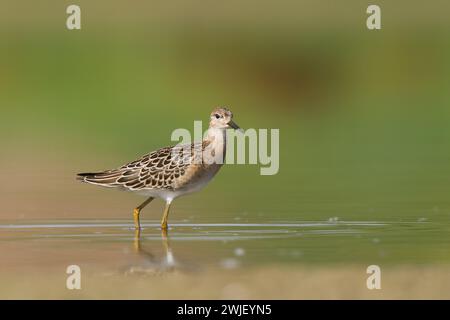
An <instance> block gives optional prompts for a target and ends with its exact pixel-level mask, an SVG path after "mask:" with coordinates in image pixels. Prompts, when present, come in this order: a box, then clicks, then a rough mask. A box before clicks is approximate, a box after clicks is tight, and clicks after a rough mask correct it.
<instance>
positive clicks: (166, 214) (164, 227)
mask: <svg viewBox="0 0 450 320" xmlns="http://www.w3.org/2000/svg"><path fill="white" fill-rule="evenodd" d="M171 203H172V200H167V202H166V207H165V208H164V214H163V218H162V220H161V229H162V230H167V219H168V218H169V209H170V204H171Z"/></svg>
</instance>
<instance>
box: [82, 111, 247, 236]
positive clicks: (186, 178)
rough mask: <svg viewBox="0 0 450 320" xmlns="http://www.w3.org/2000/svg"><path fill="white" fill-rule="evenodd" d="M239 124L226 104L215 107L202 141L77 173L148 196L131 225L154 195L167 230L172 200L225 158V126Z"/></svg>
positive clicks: (209, 174) (203, 181) (199, 185)
mask: <svg viewBox="0 0 450 320" xmlns="http://www.w3.org/2000/svg"><path fill="white" fill-rule="evenodd" d="M229 128H233V129H239V127H238V126H237V125H236V124H235V123H234V122H233V113H232V112H231V111H230V110H228V109H227V108H216V109H214V110H213V112H212V113H211V116H210V121H209V128H208V131H207V134H206V135H205V138H204V139H203V141H202V142H198V143H192V144H188V145H176V146H172V147H165V148H161V149H159V150H156V151H153V152H150V153H148V154H146V155H144V156H142V157H141V158H140V159H137V160H135V161H133V162H130V163H127V164H125V165H123V166H121V167H120V168H117V169H112V170H107V171H103V172H94V173H79V174H78V176H77V179H78V180H80V181H82V182H86V183H90V184H95V185H99V186H103V187H110V188H118V189H121V190H127V191H132V192H135V193H137V194H140V195H144V196H147V197H148V198H147V200H145V201H144V202H143V203H142V204H141V205H139V206H138V207H136V208H135V209H134V211H133V218H134V225H135V228H136V229H140V228H141V226H140V221H139V214H140V212H141V210H142V209H143V208H144V207H145V206H146V205H148V204H149V203H150V202H151V201H152V200H153V199H154V198H156V197H158V198H161V199H163V200H164V201H165V202H166V206H165V208H164V213H163V217H162V220H161V228H162V229H163V230H167V219H168V216H169V209H170V205H171V203H172V201H173V200H174V199H175V198H177V197H180V196H183V195H185V194H189V193H192V192H196V191H199V190H200V189H202V188H203V187H204V186H205V185H206V184H207V183H208V182H209V181H210V180H211V179H212V178H213V177H214V176H215V174H216V173H217V172H218V171H219V169H220V168H221V167H222V164H223V162H224V159H225V152H226V129H229Z"/></svg>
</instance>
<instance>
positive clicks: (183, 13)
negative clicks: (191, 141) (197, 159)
mask: <svg viewBox="0 0 450 320" xmlns="http://www.w3.org/2000/svg"><path fill="white" fill-rule="evenodd" d="M376 3H377V4H378V5H380V7H381V10H382V29H381V30H378V31H369V30H367V28H366V18H367V14H366V8H367V6H368V5H369V4H371V3H369V2H366V1H341V2H337V1H323V0H321V1H292V2H287V1H282V2H278V1H277V2H275V1H273V2H270V1H263V2H261V1H222V2H218V1H170V2H167V1H133V2H128V1H83V0H78V1H76V4H77V5H79V6H80V7H81V15H82V16H81V19H82V22H81V23H82V29H81V30H74V31H69V30H67V29H66V26H65V21H66V18H67V14H66V13H65V10H66V7H67V6H68V5H69V4H73V2H71V1H55V0H53V1H39V2H34V1H4V0H2V1H1V4H0V8H1V10H0V37H1V41H0V108H1V109H0V110H1V120H0V121H1V126H0V144H1V156H0V165H1V167H0V174H1V176H2V183H1V186H0V192H1V193H0V203H1V204H2V208H3V209H2V212H1V213H0V217H1V218H3V219H9V220H16V219H41V218H52V219H60V218H92V219H97V218H123V219H128V218H130V217H131V215H130V210H131V208H133V206H135V205H136V204H138V203H139V202H140V201H141V198H139V197H137V196H135V195H131V194H127V193H119V192H116V191H112V190H103V189H99V188H95V187H93V186H87V185H82V184H79V183H77V182H76V181H75V178H74V177H75V174H76V173H77V172H84V171H93V170H103V169H109V168H112V167H117V166H119V165H121V164H123V163H125V162H127V161H130V160H133V159H134V158H136V157H138V156H140V155H142V154H144V153H146V152H148V151H151V150H154V149H156V148H159V147H162V146H165V145H170V144H173V143H172V142H171V141H170V134H171V132H172V130H173V129H175V128H179V127H182V128H189V129H193V120H204V121H206V120H207V117H208V115H209V112H210V111H211V109H212V108H213V107H215V106H218V105H226V106H229V108H230V109H231V110H232V111H233V112H234V114H235V120H236V122H237V123H238V124H240V126H242V127H243V128H279V129H280V139H281V141H280V152H281V154H280V171H279V174H277V175H274V176H261V175H260V174H259V167H258V166H256V165H252V166H246V165H235V166H227V167H225V168H223V169H222V171H221V172H220V174H219V175H218V176H217V178H216V180H215V181H213V182H212V183H211V184H210V185H209V186H208V187H207V188H206V189H205V190H204V191H203V192H201V193H199V194H196V195H193V196H191V197H186V198H182V199H180V200H179V201H177V203H176V204H175V206H174V209H173V215H172V218H173V219H183V218H196V217H198V218H201V219H203V220H208V221H209V220H214V219H216V220H220V221H229V220H232V219H246V220H252V221H253V220H256V221H258V220H264V219H267V220H276V221H282V220H289V221H292V220H319V221H321V220H328V219H329V218H332V217H338V218H339V219H343V220H371V221H376V220H384V221H402V220H412V221H416V220H417V219H422V220H423V219H427V220H430V219H431V220H433V221H437V222H443V221H445V222H446V221H447V220H448V218H449V217H450V201H449V200H448V199H449V197H448V196H449V191H450V177H449V174H450V163H449V160H450V148H449V141H450V126H449V120H450V108H449V102H450V90H449V88H450V73H449V71H450V38H449V26H450V22H449V21H450V19H448V15H449V14H448V12H449V11H448V9H449V6H448V5H447V4H448V2H446V1H430V2H419V1H413V2H411V1H395V3H394V2H393V1H377V2H376ZM158 206H159V207H158ZM156 208H158V209H156ZM160 208H161V204H157V205H154V208H153V209H150V210H148V211H147V214H146V215H144V218H148V219H159V215H160V211H159V210H160Z"/></svg>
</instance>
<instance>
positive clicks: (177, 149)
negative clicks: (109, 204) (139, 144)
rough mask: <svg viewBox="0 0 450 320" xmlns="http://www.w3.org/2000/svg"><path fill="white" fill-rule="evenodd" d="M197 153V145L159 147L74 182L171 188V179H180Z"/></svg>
mask: <svg viewBox="0 0 450 320" xmlns="http://www.w3.org/2000/svg"><path fill="white" fill-rule="evenodd" d="M201 150H203V145H202V144H201V143H193V144H189V145H177V146H174V147H166V148H161V149H159V150H156V151H153V152H151V153H148V154H146V155H144V156H142V157H141V158H140V159H137V160H135V161H132V162H130V163H127V164H125V165H123V166H121V167H120V168H117V169H113V170H108V171H103V172H96V173H80V174H78V179H79V180H81V181H83V182H87V183H91V184H96V185H100V186H104V187H120V188H125V189H128V190H132V191H133V190H141V189H172V188H173V182H174V180H175V179H178V178H179V177H181V176H183V175H184V174H185V172H186V168H187V167H188V166H189V165H190V164H192V163H194V161H196V159H197V160H198V159H201V152H197V151H201ZM199 157H200V158H199Z"/></svg>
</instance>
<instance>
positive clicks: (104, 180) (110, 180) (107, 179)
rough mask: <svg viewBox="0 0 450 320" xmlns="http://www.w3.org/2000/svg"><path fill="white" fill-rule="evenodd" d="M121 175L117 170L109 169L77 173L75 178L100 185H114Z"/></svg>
mask: <svg viewBox="0 0 450 320" xmlns="http://www.w3.org/2000/svg"><path fill="white" fill-rule="evenodd" d="M121 175H122V172H121V171H119V170H110V171H102V172H86V173H78V174H77V180H78V181H81V182H86V183H91V184H96V185H101V186H105V187H114V186H116V183H117V179H118V178H119V177H120V176H121Z"/></svg>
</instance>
